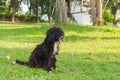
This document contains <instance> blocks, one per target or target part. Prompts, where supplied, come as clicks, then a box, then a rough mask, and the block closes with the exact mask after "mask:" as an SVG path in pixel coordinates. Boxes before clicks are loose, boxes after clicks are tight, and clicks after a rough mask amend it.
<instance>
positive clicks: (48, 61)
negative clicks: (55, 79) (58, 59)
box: [43, 58, 52, 72]
mask: <svg viewBox="0 0 120 80" xmlns="http://www.w3.org/2000/svg"><path fill="white" fill-rule="evenodd" d="M51 62H52V61H51V58H48V59H46V60H45V62H44V65H43V67H44V69H45V70H47V71H48V72H49V71H52V69H51Z"/></svg>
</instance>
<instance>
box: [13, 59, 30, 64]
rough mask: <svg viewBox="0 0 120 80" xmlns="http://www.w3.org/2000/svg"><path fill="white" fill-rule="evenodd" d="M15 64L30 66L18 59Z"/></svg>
mask: <svg viewBox="0 0 120 80" xmlns="http://www.w3.org/2000/svg"><path fill="white" fill-rule="evenodd" d="M15 62H16V63H17V64H20V65H28V62H25V61H21V60H18V59H16V60H15Z"/></svg>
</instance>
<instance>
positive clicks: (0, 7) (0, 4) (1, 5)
mask: <svg viewBox="0 0 120 80" xmlns="http://www.w3.org/2000/svg"><path fill="white" fill-rule="evenodd" d="M5 1H6V0H2V1H0V20H6V19H7V20H10V18H11V10H10V8H9V5H7V4H6V2H5Z"/></svg>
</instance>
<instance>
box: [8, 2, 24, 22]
mask: <svg viewBox="0 0 120 80" xmlns="http://www.w3.org/2000/svg"><path fill="white" fill-rule="evenodd" d="M21 2H22V0H10V7H11V8H12V22H13V23H14V22H15V14H16V12H17V11H18V10H19V8H20V5H21Z"/></svg>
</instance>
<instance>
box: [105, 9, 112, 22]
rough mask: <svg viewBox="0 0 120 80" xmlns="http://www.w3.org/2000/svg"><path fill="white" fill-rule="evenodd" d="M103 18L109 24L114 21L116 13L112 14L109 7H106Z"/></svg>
mask: <svg viewBox="0 0 120 80" xmlns="http://www.w3.org/2000/svg"><path fill="white" fill-rule="evenodd" d="M103 19H104V23H105V24H107V23H109V22H112V21H113V19H114V15H113V14H111V13H110V11H109V10H108V9H105V10H104V11H103Z"/></svg>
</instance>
